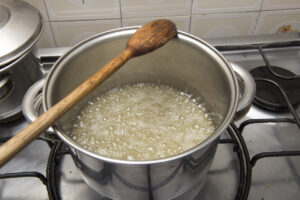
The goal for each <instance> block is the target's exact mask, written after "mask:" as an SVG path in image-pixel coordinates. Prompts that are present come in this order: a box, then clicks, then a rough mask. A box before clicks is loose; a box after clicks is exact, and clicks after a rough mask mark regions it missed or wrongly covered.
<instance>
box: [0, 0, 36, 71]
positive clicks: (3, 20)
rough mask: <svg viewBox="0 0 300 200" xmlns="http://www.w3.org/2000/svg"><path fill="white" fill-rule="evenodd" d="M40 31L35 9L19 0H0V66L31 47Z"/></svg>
mask: <svg viewBox="0 0 300 200" xmlns="http://www.w3.org/2000/svg"><path fill="white" fill-rule="evenodd" d="M41 31H42V17H41V15H40V13H39V11H38V10H37V9H35V8H34V7H32V6H31V5H30V4H28V3H26V2H23V1H21V0H0V67H1V66H3V65H5V64H7V63H10V62H12V61H13V60H15V59H16V58H18V57H20V56H21V55H23V54H24V53H26V52H27V51H28V50H29V49H31V47H32V46H33V45H34V44H35V43H36V41H37V39H38V38H39V35H40V33H41Z"/></svg>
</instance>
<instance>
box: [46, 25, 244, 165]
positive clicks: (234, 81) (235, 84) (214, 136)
mask: <svg viewBox="0 0 300 200" xmlns="http://www.w3.org/2000/svg"><path fill="white" fill-rule="evenodd" d="M138 28H139V26H134V27H123V28H118V29H113V30H109V31H106V32H102V33H99V34H97V35H94V36H92V37H90V38H88V39H86V40H84V41H82V42H80V43H78V44H77V45H75V46H74V47H72V48H71V49H69V50H68V51H67V52H66V53H65V54H64V55H63V56H61V57H60V58H59V59H58V61H57V62H56V63H55V64H54V66H53V67H52V68H51V70H50V72H49V74H48V75H47V78H46V81H45V84H44V88H43V107H44V110H48V109H49V107H50V105H49V102H47V93H48V90H49V83H50V80H51V77H52V75H53V73H54V72H55V71H56V69H57V68H59V67H60V66H61V63H62V62H63V61H64V60H65V59H67V58H68V57H69V56H70V55H71V54H72V53H73V52H74V51H76V50H77V49H78V48H79V47H82V46H83V45H85V44H87V43H89V42H92V41H93V40H94V39H96V38H99V37H104V36H107V35H109V34H114V33H118V32H120V31H133V30H137V29H138ZM178 35H182V36H185V37H187V38H189V39H191V40H193V42H195V43H197V44H202V45H205V46H206V47H207V48H209V50H211V51H212V52H213V53H214V54H215V56H217V57H218V58H219V59H221V60H222V62H223V63H224V66H225V67H226V70H227V71H226V73H227V75H229V76H230V77H231V81H230V84H231V86H232V87H233V88H234V91H235V92H233V93H232V94H231V99H232V100H231V101H230V105H229V108H228V112H227V113H226V115H225V116H224V118H223V119H222V122H221V123H220V125H219V127H218V128H217V129H216V130H215V132H214V133H213V134H211V135H210V136H209V137H208V138H207V139H205V140H204V141H203V142H201V143H200V144H198V145H196V146H194V147H193V148H191V149H189V150H186V151H184V152H182V153H180V154H176V155H174V156H171V157H166V158H162V159H155V160H143V161H136V160H133V161H131V160H120V159H115V158H109V157H105V156H101V155H99V154H97V153H94V152H92V151H89V150H87V149H84V148H83V147H81V146H80V145H79V144H77V143H76V142H75V141H73V140H72V139H71V138H70V137H68V136H67V135H66V134H64V133H63V132H62V131H61V129H60V128H59V127H58V126H57V125H56V124H54V125H53V126H52V127H53V129H54V130H55V132H56V134H57V135H58V136H59V137H60V139H62V140H63V141H64V142H65V143H66V144H67V145H69V146H71V147H72V148H74V149H76V150H78V151H80V152H82V153H84V154H87V155H88V156H90V157H93V158H95V159H99V160H103V161H106V162H109V163H114V164H126V165H149V164H157V163H163V162H169V161H173V160H177V159H180V158H183V157H186V156H188V155H190V154H192V153H194V152H196V151H198V150H200V149H202V148H204V147H206V146H207V145H209V144H210V143H212V142H214V141H215V140H218V139H219V136H220V135H221V134H222V133H223V131H224V130H225V129H226V128H227V127H228V125H229V123H230V122H231V121H232V120H233V118H234V116H235V113H236V110H237V106H238V99H239V89H238V82H237V79H236V75H235V72H234V70H233V69H232V67H231V65H230V64H229V63H228V61H227V60H226V59H225V57H224V56H223V55H221V54H220V53H219V52H218V51H217V50H216V49H215V48H214V47H212V46H211V45H209V44H208V43H206V42H205V41H203V40H201V39H200V38H197V37H195V36H193V35H191V34H189V33H186V32H183V31H179V30H178ZM124 48H125V47H124Z"/></svg>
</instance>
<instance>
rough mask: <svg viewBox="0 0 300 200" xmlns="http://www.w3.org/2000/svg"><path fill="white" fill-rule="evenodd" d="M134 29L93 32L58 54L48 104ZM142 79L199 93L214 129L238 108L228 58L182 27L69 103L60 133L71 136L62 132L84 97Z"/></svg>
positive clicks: (108, 56)
mask: <svg viewBox="0 0 300 200" xmlns="http://www.w3.org/2000/svg"><path fill="white" fill-rule="evenodd" d="M135 30H136V28H125V29H119V30H115V31H111V32H107V33H103V34H100V35H97V36H95V37H93V38H90V39H88V40H86V41H84V42H82V43H80V44H78V45H77V46H75V47H74V48H73V49H71V50H70V51H69V52H68V53H66V54H65V55H64V56H62V58H61V59H60V60H59V61H58V62H57V63H56V64H55V66H54V67H53V68H52V70H51V72H50V73H49V75H48V78H47V81H46V84H45V88H44V105H45V107H46V109H47V108H49V107H51V106H53V105H54V104H55V103H57V102H58V101H59V100H60V99H62V98H63V97H64V96H65V95H67V94H68V93H69V92H71V91H72V90H73V89H75V87H76V86H78V85H79V84H80V83H82V82H83V81H85V80H86V79H88V78H89V77H90V76H91V75H93V74H94V73H95V72H96V71H98V70H99V69H100V68H101V67H102V66H104V65H105V64H106V63H108V62H109V61H110V60H111V59H113V58H114V57H115V56H116V55H118V54H119V53H121V52H122V51H123V50H124V49H125V47H126V43H127V40H128V39H129V37H130V36H131V35H132V34H133V33H134V32H135ZM140 82H154V83H163V84H167V85H170V86H173V87H175V88H178V89H180V90H184V91H187V92H189V93H193V94H196V95H197V96H200V97H201V99H202V102H205V105H206V108H207V109H208V111H209V112H210V113H212V115H211V117H212V118H213V121H214V123H215V127H216V132H220V131H222V130H221V129H224V127H225V126H227V125H228V123H229V122H230V121H231V119H232V117H233V115H234V112H235V109H236V105H237V86H236V81H235V78H234V75H233V72H232V70H231V68H230V67H229V65H228V63H227V62H226V61H225V59H224V58H223V57H222V56H220V55H219V54H218V53H217V52H216V50H214V49H213V48H212V47H210V46H209V45H207V44H206V43H204V42H203V41H201V40H199V39H197V38H194V37H193V36H191V35H189V34H185V33H182V32H180V33H179V34H178V37H176V38H173V39H172V40H170V41H169V42H168V43H167V44H166V45H165V46H163V47H162V48H160V49H158V50H156V51H154V52H152V53H150V54H147V55H144V56H140V57H136V58H133V59H131V60H130V61H128V62H127V63H126V64H125V65H124V66H123V67H122V68H121V69H120V70H119V71H117V72H116V73H115V74H113V75H112V76H111V77H109V78H108V79H107V80H105V81H104V82H103V83H102V84H101V85H100V86H99V87H98V88H97V89H96V90H95V91H93V92H92V93H91V94H90V95H88V97H86V98H85V99H84V100H83V101H81V102H80V103H79V104H78V105H77V106H75V107H74V108H72V109H71V110H70V111H69V112H68V113H67V114H66V115H65V116H64V117H63V118H62V119H61V120H60V121H59V122H58V123H57V124H56V125H57V126H56V128H57V130H58V132H59V133H58V134H59V136H60V137H62V139H64V140H65V141H67V142H70V141H72V139H71V138H69V137H68V134H66V133H68V132H70V131H71V127H72V118H73V117H74V115H77V114H78V113H79V112H80V110H81V108H82V106H83V105H85V104H86V102H87V100H88V99H90V98H92V97H93V96H95V95H99V94H101V93H104V92H106V91H107V90H109V89H111V88H114V87H117V86H122V85H125V84H131V83H140ZM99 123H101V122H99ZM216 132H215V133H214V134H213V135H215V134H217V133H216ZM214 137H217V136H214ZM71 143H72V142H71ZM73 145H74V144H73Z"/></svg>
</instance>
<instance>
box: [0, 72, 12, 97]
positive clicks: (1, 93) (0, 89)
mask: <svg viewBox="0 0 300 200" xmlns="http://www.w3.org/2000/svg"><path fill="white" fill-rule="evenodd" d="M12 88H13V84H12V80H11V78H10V75H9V74H6V75H4V76H3V77H1V80H0V100H2V99H4V98H5V97H6V96H7V95H8V94H9V92H10V91H11V89H12Z"/></svg>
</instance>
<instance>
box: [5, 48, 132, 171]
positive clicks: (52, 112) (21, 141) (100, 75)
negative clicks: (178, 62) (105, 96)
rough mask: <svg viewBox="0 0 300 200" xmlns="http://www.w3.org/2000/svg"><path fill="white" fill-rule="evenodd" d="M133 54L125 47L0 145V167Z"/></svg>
mask: <svg viewBox="0 0 300 200" xmlns="http://www.w3.org/2000/svg"><path fill="white" fill-rule="evenodd" d="M133 55H134V52H133V51H132V50H131V49H130V48H126V49H125V50H124V51H123V52H122V53H121V54H119V55H118V56H116V57H115V58H114V59H113V60H111V61H110V62H109V63H107V64H106V65H105V66H104V67H102V68H101V69H100V70H99V71H98V72H96V73H95V74H94V75H93V76H91V77H90V78H89V79H88V80H86V81H85V82H83V83H82V84H81V85H79V86H78V87H77V88H76V89H75V90H73V91H72V92H71V93H70V94H69V95H68V96H66V97H65V98H63V99H62V100H61V101H60V102H58V103H57V104H56V105H55V106H53V107H52V108H50V109H49V110H47V111H46V112H45V113H44V114H42V115H41V116H40V117H39V118H37V119H36V120H35V121H34V122H32V123H31V124H29V125H28V126H27V127H26V128H25V129H23V130H22V131H20V132H19V133H18V134H17V135H16V136H14V137H13V138H11V139H10V140H9V141H7V142H6V143H4V144H3V145H2V146H1V147H0V167H2V166H3V165H4V164H5V163H6V162H7V161H9V160H10V159H11V158H12V157H13V156H14V155H16V154H17V153H18V152H19V151H21V150H22V149H23V148H24V147H25V146H27V145H28V144H29V143H30V142H31V141H33V140H34V139H35V138H37V137H38V136H39V135H40V133H41V132H43V131H45V130H46V129H47V128H48V127H49V126H51V125H52V124H53V123H55V122H56V121H57V120H58V119H59V118H60V117H61V116H62V115H64V114H65V113H66V112H67V111H68V110H69V109H70V108H72V107H73V106H74V105H75V104H77V103H78V102H79V101H80V100H81V99H83V98H84V97H85V96H86V95H87V94H89V93H90V92H91V91H92V90H93V89H95V88H96V87H97V86H98V85H99V84H100V83H101V82H103V81H104V80H105V79H106V78H107V77H109V76H110V75H111V74H113V73H114V72H115V71H116V70H118V69H119V68H120V67H121V66H122V65H123V64H124V63H125V62H126V61H128V60H129V59H130V58H131V57H133Z"/></svg>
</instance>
